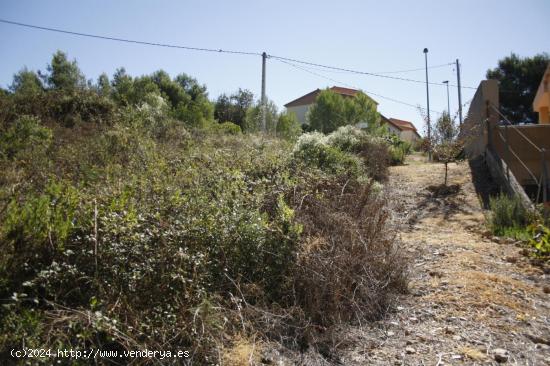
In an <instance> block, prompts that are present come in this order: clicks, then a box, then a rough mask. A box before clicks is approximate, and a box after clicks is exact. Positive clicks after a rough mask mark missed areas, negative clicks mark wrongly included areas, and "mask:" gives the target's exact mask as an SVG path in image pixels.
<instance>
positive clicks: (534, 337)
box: [525, 333, 550, 346]
mask: <svg viewBox="0 0 550 366" xmlns="http://www.w3.org/2000/svg"><path fill="white" fill-rule="evenodd" d="M525 337H526V338H527V339H529V340H530V341H531V342H533V343H538V344H546V345H548V346H550V339H545V338H543V337H539V336H538V335H535V334H529V333H525Z"/></svg>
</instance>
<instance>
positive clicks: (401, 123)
mask: <svg viewBox="0 0 550 366" xmlns="http://www.w3.org/2000/svg"><path fill="white" fill-rule="evenodd" d="M390 121H392V122H393V124H395V125H398V126H399V128H400V129H402V130H413V131H416V127H415V126H414V125H413V124H412V122H409V121H404V120H402V119H397V118H390Z"/></svg>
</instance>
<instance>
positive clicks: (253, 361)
mask: <svg viewBox="0 0 550 366" xmlns="http://www.w3.org/2000/svg"><path fill="white" fill-rule="evenodd" d="M261 350H262V348H261V344H260V343H257V342H256V341H255V340H254V339H252V340H250V339H247V338H244V337H241V336H237V337H235V340H234V341H233V344H232V346H231V347H230V348H226V349H224V350H223V356H222V360H223V365H225V366H249V365H258V364H260V360H261V356H260V354H261Z"/></svg>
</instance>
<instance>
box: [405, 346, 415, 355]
mask: <svg viewBox="0 0 550 366" xmlns="http://www.w3.org/2000/svg"><path fill="white" fill-rule="evenodd" d="M405 352H407V353H408V354H409V355H411V354H413V353H416V350H415V349H414V348H412V347H411V346H409V347H406V348H405Z"/></svg>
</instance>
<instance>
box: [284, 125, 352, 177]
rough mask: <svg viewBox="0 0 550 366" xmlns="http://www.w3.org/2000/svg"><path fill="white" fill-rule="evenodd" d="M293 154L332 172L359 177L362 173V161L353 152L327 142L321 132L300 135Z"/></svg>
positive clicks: (308, 163)
mask: <svg viewBox="0 0 550 366" xmlns="http://www.w3.org/2000/svg"><path fill="white" fill-rule="evenodd" d="M293 156H294V157H295V158H296V159H298V160H299V161H301V162H304V163H305V164H306V165H308V166H313V167H316V168H319V169H321V170H323V171H326V172H328V173H332V174H348V175H350V176H354V177H357V176H359V174H360V173H361V161H360V160H359V158H357V157H355V156H353V155H352V154H349V153H346V152H343V151H342V150H340V149H338V148H336V147H332V146H330V145H328V144H327V138H326V136H325V135H323V134H322V133H319V132H313V133H308V134H304V135H302V136H300V138H299V139H298V141H297V142H296V145H295V147H294V153H293Z"/></svg>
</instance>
